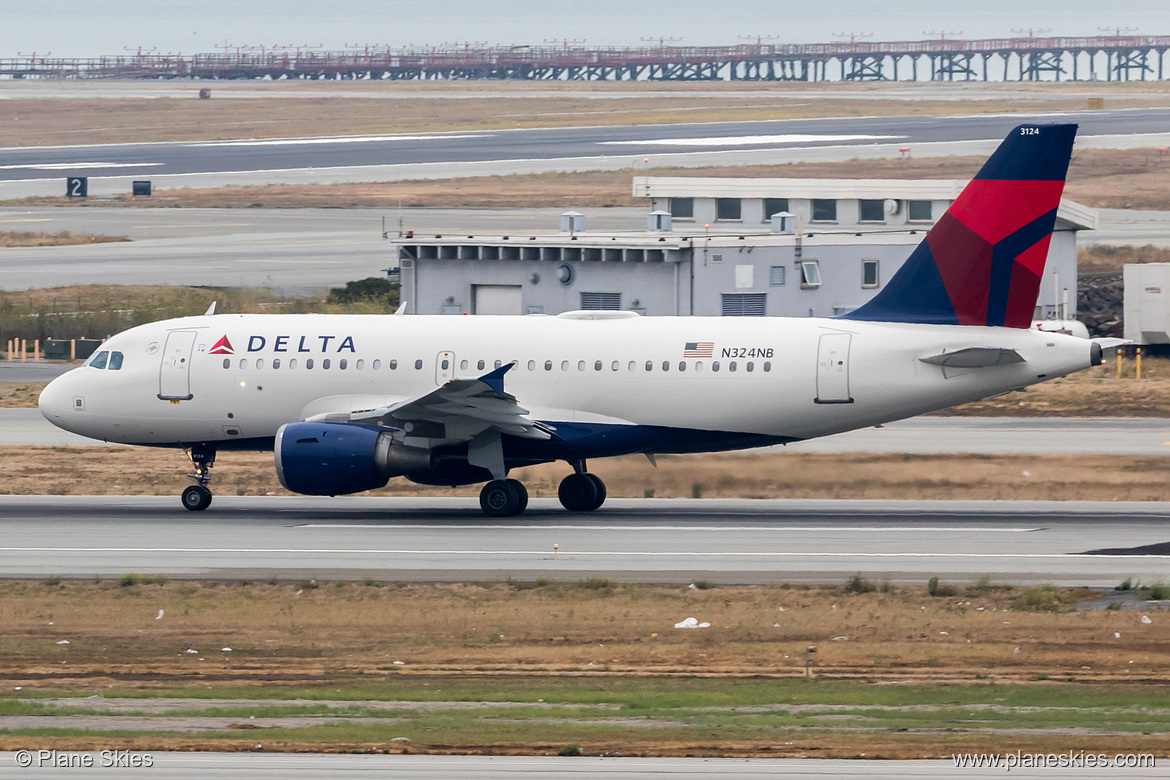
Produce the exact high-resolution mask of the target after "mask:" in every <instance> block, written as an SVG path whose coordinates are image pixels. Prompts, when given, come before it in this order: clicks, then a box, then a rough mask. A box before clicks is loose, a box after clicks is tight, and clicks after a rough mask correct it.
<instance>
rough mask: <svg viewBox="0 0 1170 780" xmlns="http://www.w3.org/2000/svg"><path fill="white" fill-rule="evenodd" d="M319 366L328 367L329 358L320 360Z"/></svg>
mask: <svg viewBox="0 0 1170 780" xmlns="http://www.w3.org/2000/svg"><path fill="white" fill-rule="evenodd" d="M321 368H329V358H325V359H324V360H322V361H321Z"/></svg>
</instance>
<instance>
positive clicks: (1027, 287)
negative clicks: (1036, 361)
mask: <svg viewBox="0 0 1170 780" xmlns="http://www.w3.org/2000/svg"><path fill="white" fill-rule="evenodd" d="M1076 132H1077V126H1076V125H1072V124H1068V125H1020V126H1019V127H1017V128H1015V129H1014V130H1012V131H1011V133H1009V134H1008V136H1007V138H1005V139H1004V141H1003V143H1002V144H1000V145H999V148H998V149H996V150H995V153H994V154H993V155H991V157H990V158H989V159H988V160H987V162H986V163H984V164H983V168H981V169H980V171H979V173H978V175H977V176H976V177H975V178H974V179H972V180H971V182H970V183H969V184H968V185H967V186H966V187H965V188H964V189H963V192H962V194H960V195H959V197H958V199H957V200H956V201H955V202H954V203H952V204H951V207H950V208H949V209H947V212H946V214H943V216H942V218H941V219H940V220H939V221H938V222H937V223H935V225H934V227H932V228H931V229H930V232H928V233H927V234H926V238H925V239H924V240H923V241H922V243H921V244H919V245H918V248H917V249H915V250H914V253H913V254H911V255H910V257H909V259H908V260H907V261H906V263H905V264H904V265H903V266H902V267H901V268H900V269H899V270H898V272H897V273H896V274H894V276H893V278H891V279H890V281H889V283H888V284H887V285H886V286H885V288H884V289H883V290H882V291H881V292H879V293H878V294H877V295H876V296H874V298H873V299H871V300H870V301H869V302H868V303H866V304H865V305H864V306H862V307H860V308H858V309H857V310H855V311H852V312H850V313H849V314H845V315H842V318H843V319H853V320H870V321H878V322H917V323H929V324H938V325H1003V326H1007V327H1010V328H1027V327H1029V326H1031V324H1032V318H1033V314H1034V312H1035V309H1036V298H1037V296H1038V295H1039V293H1040V280H1041V278H1042V277H1043V275H1044V263H1045V261H1046V260H1047V258H1048V244H1049V241H1050V240H1051V238H1052V228H1053V225H1055V224H1056V210H1057V208H1058V207H1059V206H1060V196H1061V193H1062V192H1063V191H1064V179H1065V175H1066V174H1067V172H1068V163H1069V159H1070V158H1071V156H1072V145H1073V139H1074V137H1075V136H1076Z"/></svg>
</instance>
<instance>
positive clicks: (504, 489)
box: [479, 479, 528, 517]
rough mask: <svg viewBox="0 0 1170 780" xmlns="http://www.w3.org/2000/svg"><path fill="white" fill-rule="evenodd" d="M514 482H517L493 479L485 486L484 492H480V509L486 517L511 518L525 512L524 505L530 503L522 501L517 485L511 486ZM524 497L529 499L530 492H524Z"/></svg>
mask: <svg viewBox="0 0 1170 780" xmlns="http://www.w3.org/2000/svg"><path fill="white" fill-rule="evenodd" d="M512 482H515V480H506V479H493V480H492V481H491V482H489V483H487V484H486V485H484V486H483V490H481V491H479V507H480V509H482V510H483V513H484V514H485V515H487V516H488V517H511V516H513V515H518V514H520V512H521V511H523V504H526V503H528V502H527V501H523V502H522V501H521V493H520V491H519V490H517V489H516V486H515V485H513V484H511V483H512ZM516 484H517V485H518V484H520V483H519V482H517V483H516ZM521 489H523V486H521ZM523 497H524V498H525V499H527V497H528V491H526V490H525V491H524V493H523Z"/></svg>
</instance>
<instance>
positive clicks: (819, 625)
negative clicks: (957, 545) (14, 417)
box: [0, 575, 1170, 758]
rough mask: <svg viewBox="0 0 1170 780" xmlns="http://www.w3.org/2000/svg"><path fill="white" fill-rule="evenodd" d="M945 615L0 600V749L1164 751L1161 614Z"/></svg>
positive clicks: (990, 605)
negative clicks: (700, 624) (1147, 618)
mask: <svg viewBox="0 0 1170 780" xmlns="http://www.w3.org/2000/svg"><path fill="white" fill-rule="evenodd" d="M939 594H940V595H937V596H933V597H932V596H930V595H929V594H928V593H927V592H926V589H925V588H889V587H884V588H879V587H878V584H877V583H874V584H872V585H870V584H869V583H865V582H864V581H862V580H853V581H851V582H850V583H846V584H845V585H843V586H839V587H804V586H799V587H796V586H794V587H789V586H786V585H774V586H753V587H737V588H723V587H711V586H708V585H707V584H706V583H698V587H695V588H687V587H680V586H650V585H623V584H619V583H612V582H608V581H599V580H590V581H584V582H581V583H575V584H573V583H569V584H560V585H545V584H543V583H541V582H540V581H538V582H536V583H535V584H532V583H529V584H524V585H519V584H482V585H478V584H467V585H392V584H382V583H375V582H364V583H347V582H333V583H325V582H322V583H316V582H312V583H300V584H292V585H288V584H283V585H270V584H257V583H247V582H241V583H236V584H210V583H204V584H195V583H168V582H163V581H161V580H160V579H155V578H143V577H134V576H130V575H127V576H126V577H123V578H122V580H121V581H119V582H101V583H81V582H45V583H30V582H8V583H0V623H2V624H3V625H4V627H5V629H4V633H3V636H2V637H0V749H14V748H17V747H20V748H29V747H33V748H35V747H40V746H42V745H51V746H54V747H57V748H58V749H66V748H71V749H81V748H85V747H91V746H98V745H100V746H103V747H136V748H138V749H162V748H179V749H226V750H232V749H249V748H254V747H255V745H256V743H257V742H262V743H263V745H264V749H265V750H322V749H325V750H350V751H369V750H394V751H409V752H484V753H519V754H541V753H548V752H554V753H555V752H557V751H558V749H559V748H561V747H563V746H564V745H566V744H578V745H580V746H581V747H582V750H583V752H584V753H586V754H588V755H599V754H601V753H607V752H615V751H620V752H622V753H623V754H626V755H686V754H694V755H733V756H734V755H765V756H766V755H777V756H778V755H820V756H829V755H832V756H848V757H870V758H873V757H886V758H899V757H900V758H906V757H918V756H932V757H933V756H938V755H949V753H950V752H952V751H971V750H985V749H991V748H992V747H993V746H997V745H998V746H999V748H1000V749H1002V747H1003V745H1004V744H1011V745H1012V748H1013V749H1015V748H1016V747H1021V748H1023V749H1031V748H1034V749H1064V748H1060V747H1059V746H1061V745H1064V746H1066V747H1067V745H1068V744H1069V743H1070V741H1073V737H1074V736H1075V741H1076V744H1077V747H1078V749H1090V748H1092V749H1109V750H1110V751H1114V752H1118V751H1123V750H1142V751H1147V752H1149V751H1154V752H1157V753H1158V754H1159V755H1165V754H1166V751H1167V748H1168V746H1170V742H1168V740H1167V737H1166V735H1165V732H1166V731H1167V729H1166V724H1167V723H1168V722H1170V708H1167V707H1166V705H1165V702H1164V685H1165V680H1166V679H1167V678H1168V677H1170V651H1168V650H1167V649H1166V648H1167V644H1166V640H1167V639H1168V638H1170V636H1168V635H1167V631H1170V621H1168V620H1165V619H1163V615H1164V613H1161V612H1152V613H1151V614H1153V615H1154V616H1155V617H1154V618H1153V619H1152V621H1151V622H1150V623H1143V622H1141V620H1140V619H1139V618H1140V615H1141V613H1140V612H1139V611H1135V610H1133V609H1123V610H1095V611H1081V610H1075V609H1073V607H1074V606H1075V605H1076V604H1078V603H1085V602H1084V600H1085V599H1088V600H1089V601H1092V600H1093V599H1095V598H1097V596H1098V595H1099V594H1094V593H1091V592H1089V591H1085V590H1077V589H1072V590H1063V589H1062V590H1057V589H1051V588H1034V589H1030V590H1020V589H1012V588H1004V587H997V586H995V585H993V584H989V583H981V584H979V585H978V586H973V587H970V588H962V589H954V588H951V589H947V588H946V586H945V585H944V587H943V588H942V589H941V590H940V591H939ZM943 594H945V595H943ZM1144 609H1146V610H1147V611H1148V609H1149V608H1144ZM160 610H161V613H160ZM160 614H161V617H159V615H160ZM684 616H698V617H700V619H704V620H709V621H710V622H711V623H712V625H711V627H710V628H707V629H694V630H686V629H676V628H674V627H673V626H674V624H675V623H676V622H678V621H680V620H681V619H682V618H683V617H684ZM66 642H67V644H66ZM810 645H813V646H815V647H816V652H815V653H814V654H813V656H812V657H813V667H812V678H811V679H807V680H806V679H803V675H804V650H805V648H806V647H809V646H810ZM227 648H230V649H227ZM95 694H96V696H95ZM58 716H72V717H71V719H68V720H64V719H63V720H57V718H58ZM29 717H32V718H33V720H32V721H29V720H28V718H29ZM9 718H23V720H20V721H9V720H7V719H9ZM200 718H229V719H232V720H233V722H231V723H227V724H225V723H222V722H219V723H199V722H188V720H187V719H196V721H197V720H198V719H200ZM326 718H341V719H343V720H344V721H346V722H342V723H331V722H328V721H326V720H325V719H326ZM10 723H11V724H15V725H16V727H12V726H10V725H3V724H10ZM120 723H121V724H125V725H123V726H120V725H119V724H120ZM184 729H190V730H193V731H194V732H195V733H187V734H184V733H182V732H183V731H184ZM241 729H245V730H247V733H246V734H243V733H241ZM395 738H399V739H400V741H398V742H392V741H391V740H393V739H395ZM402 738H405V741H403V739H402Z"/></svg>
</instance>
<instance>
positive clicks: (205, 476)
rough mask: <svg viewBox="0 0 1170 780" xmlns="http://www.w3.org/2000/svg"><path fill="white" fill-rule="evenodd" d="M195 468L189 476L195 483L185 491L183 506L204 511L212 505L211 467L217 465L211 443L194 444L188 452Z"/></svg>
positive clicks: (193, 510) (194, 510)
mask: <svg viewBox="0 0 1170 780" xmlns="http://www.w3.org/2000/svg"><path fill="white" fill-rule="evenodd" d="M188 454H189V455H190V456H191V462H192V463H193V464H194V466H195V469H194V470H193V471H192V472H191V473H189V474H188V475H187V476H188V477H190V478H191V479H193V480H195V484H194V485H191V486H190V487H188V488H187V489H186V490H184V491H183V506H184V507H185V508H186V509H189V510H191V511H192V512H202V511H203V510H204V509H206V508H207V507H209V506H211V490H210V489H209V488H208V487H207V485H208V483H210V482H211V467H212V466H213V465H215V447H213V446H211V445H210V444H194V445H192V446H191V449H190V451H189V453H188Z"/></svg>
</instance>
